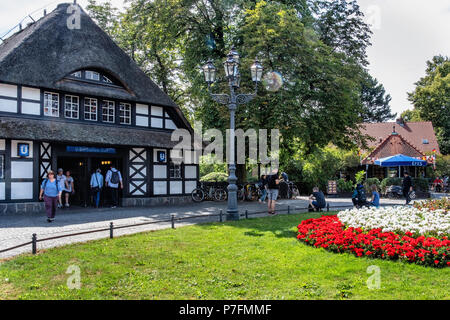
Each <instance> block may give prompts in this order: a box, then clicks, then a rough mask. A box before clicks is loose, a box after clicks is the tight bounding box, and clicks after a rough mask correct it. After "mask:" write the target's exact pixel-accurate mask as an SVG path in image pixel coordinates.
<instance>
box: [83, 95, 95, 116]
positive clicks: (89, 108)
mask: <svg viewBox="0 0 450 320" xmlns="http://www.w3.org/2000/svg"><path fill="white" fill-rule="evenodd" d="M84 119H85V120H89V121H97V99H93V98H84Z"/></svg>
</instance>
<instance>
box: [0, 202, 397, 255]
mask: <svg viewBox="0 0 450 320" xmlns="http://www.w3.org/2000/svg"><path fill="white" fill-rule="evenodd" d="M327 201H328V203H329V204H330V210H338V209H346V208H350V207H351V206H352V202H351V199H340V198H328V199H327ZM404 202H405V201H404V200H392V199H381V205H398V204H404ZM226 206H227V204H226V202H202V203H191V204H186V205H183V206H159V207H152V208H116V209H110V208H100V209H90V208H87V209H75V208H70V209H64V210H58V212H57V214H56V219H55V221H54V222H52V223H48V222H47V221H46V217H45V214H44V213H42V215H39V216H17V215H16V216H0V250H2V249H6V248H10V247H13V246H15V245H18V244H21V243H26V242H28V241H31V235H32V234H33V233H36V234H37V238H38V239H43V238H47V237H54V236H59V235H64V234H70V233H76V232H83V231H88V230H95V229H103V228H108V227H109V224H110V222H113V223H114V226H115V227H118V226H124V225H130V224H137V223H145V222H151V221H158V220H170V218H171V216H172V215H174V216H175V218H179V217H192V216H200V217H199V218H195V219H194V218H192V219H187V220H182V221H176V223H175V226H176V227H178V226H183V225H190V224H195V223H200V222H208V221H218V220H219V217H217V216H216V217H208V216H207V215H209V214H218V213H219V210H220V209H222V210H223V213H224V217H223V218H224V219H225V213H226ZM238 206H239V212H240V213H241V214H244V213H245V210H248V212H249V213H252V212H261V213H260V214H258V215H252V216H253V217H254V216H266V215H267V213H266V208H267V206H266V204H260V203H258V202H239V204H238ZM288 206H289V207H290V210H291V212H299V211H305V209H306V208H307V206H308V199H307V197H299V198H298V199H296V200H280V201H278V202H277V209H287V207H288ZM281 213H287V212H286V211H283V212H281ZM202 216H205V217H202ZM170 227H171V222H170V221H168V222H158V223H154V224H148V225H143V226H139V227H130V228H122V229H118V230H114V236H121V235H125V234H133V233H137V232H143V231H149V230H158V229H164V228H170ZM106 237H109V231H102V232H97V233H90V234H83V235H78V236H73V237H67V238H60V239H55V240H49V241H43V242H38V244H37V248H38V250H40V249H45V248H51V247H56V246H61V245H65V244H69V243H74V242H84V241H88V240H94V239H101V238H106ZM24 252H31V245H27V246H25V247H21V248H17V249H14V250H11V251H8V252H4V253H0V259H2V258H8V257H12V256H15V255H18V254H21V253H24Z"/></svg>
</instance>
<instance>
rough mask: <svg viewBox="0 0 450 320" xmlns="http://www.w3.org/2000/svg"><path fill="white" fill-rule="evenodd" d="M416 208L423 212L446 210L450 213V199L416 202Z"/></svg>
mask: <svg viewBox="0 0 450 320" xmlns="http://www.w3.org/2000/svg"><path fill="white" fill-rule="evenodd" d="M414 208H416V209H419V210H422V209H429V210H432V211H434V210H445V211H447V212H450V199H449V198H441V199H433V200H425V201H416V202H415V203H414Z"/></svg>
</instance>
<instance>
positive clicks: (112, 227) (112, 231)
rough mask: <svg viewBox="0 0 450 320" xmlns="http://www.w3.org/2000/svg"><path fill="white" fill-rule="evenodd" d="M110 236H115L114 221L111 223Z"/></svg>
mask: <svg viewBox="0 0 450 320" xmlns="http://www.w3.org/2000/svg"><path fill="white" fill-rule="evenodd" d="M109 238H110V239H112V238H114V224H113V223H112V222H111V223H110V224H109Z"/></svg>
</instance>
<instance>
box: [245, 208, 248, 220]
mask: <svg viewBox="0 0 450 320" xmlns="http://www.w3.org/2000/svg"><path fill="white" fill-rule="evenodd" d="M245 219H248V210H245Z"/></svg>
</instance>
